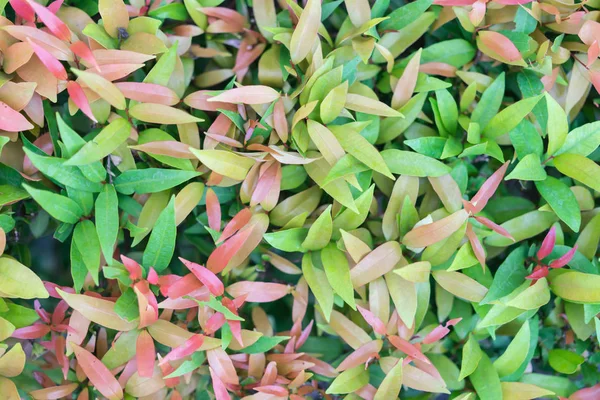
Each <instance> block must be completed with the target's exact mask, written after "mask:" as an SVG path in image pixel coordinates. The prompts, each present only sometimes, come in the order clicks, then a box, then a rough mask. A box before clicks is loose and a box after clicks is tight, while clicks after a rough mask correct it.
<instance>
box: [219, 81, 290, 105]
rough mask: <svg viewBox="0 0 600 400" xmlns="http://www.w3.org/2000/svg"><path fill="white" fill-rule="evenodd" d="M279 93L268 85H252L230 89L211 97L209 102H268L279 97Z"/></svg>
mask: <svg viewBox="0 0 600 400" xmlns="http://www.w3.org/2000/svg"><path fill="white" fill-rule="evenodd" d="M279 96H280V95H279V93H278V92H277V91H276V90H275V89H272V88H270V87H268V86H261V85H252V86H242V87H239V88H234V89H229V90H226V91H224V92H223V93H221V94H219V95H217V96H214V97H211V98H209V99H208V102H209V103H211V102H222V103H235V104H240V103H241V104H267V103H272V102H274V101H275V100H277V99H278V98H279Z"/></svg>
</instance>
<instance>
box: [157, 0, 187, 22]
mask: <svg viewBox="0 0 600 400" xmlns="http://www.w3.org/2000/svg"><path fill="white" fill-rule="evenodd" d="M148 16H150V17H152V18H158V19H172V20H174V21H185V20H186V19H188V17H189V16H188V13H187V11H186V9H185V6H184V5H183V4H181V3H171V4H166V5H164V6H160V7H158V8H155V9H153V10H151V11H150V12H148Z"/></svg>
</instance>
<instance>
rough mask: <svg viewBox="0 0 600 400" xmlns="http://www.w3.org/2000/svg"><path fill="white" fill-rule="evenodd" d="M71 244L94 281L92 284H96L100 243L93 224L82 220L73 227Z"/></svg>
mask: <svg viewBox="0 0 600 400" xmlns="http://www.w3.org/2000/svg"><path fill="white" fill-rule="evenodd" d="M73 242H74V245H76V246H77V249H78V250H79V252H80V254H81V257H82V261H83V263H84V264H85V267H86V268H87V270H88V271H89V273H90V275H91V276H92V278H93V279H94V282H95V283H96V284H98V271H99V270H100V241H99V239H98V235H97V233H96V227H95V226H94V223H93V222H92V221H90V220H83V221H81V222H79V223H78V224H77V225H75V230H74V231H73Z"/></svg>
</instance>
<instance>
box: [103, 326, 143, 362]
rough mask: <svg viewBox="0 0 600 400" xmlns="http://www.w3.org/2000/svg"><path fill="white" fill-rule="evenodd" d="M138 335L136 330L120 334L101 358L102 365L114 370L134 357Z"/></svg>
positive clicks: (138, 332)
mask: <svg viewBox="0 0 600 400" xmlns="http://www.w3.org/2000/svg"><path fill="white" fill-rule="evenodd" d="M139 335H140V331H138V330H131V331H128V332H122V333H121V335H119V337H118V338H117V339H116V341H115V343H113V345H112V346H111V347H110V349H108V351H107V352H106V354H104V357H102V364H104V365H105V366H106V368H109V369H114V368H117V367H118V366H121V365H124V364H126V363H127V362H128V361H129V360H131V359H132V358H133V357H135V344H136V342H137V338H138V336H139Z"/></svg>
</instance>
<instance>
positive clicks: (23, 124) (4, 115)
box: [0, 101, 33, 132]
mask: <svg viewBox="0 0 600 400" xmlns="http://www.w3.org/2000/svg"><path fill="white" fill-rule="evenodd" d="M29 129H33V125H31V123H29V121H27V119H25V117H24V116H23V115H21V114H20V113H18V112H17V111H15V110H13V109H12V108H10V107H9V106H8V105H6V104H5V103H3V102H1V101H0V130H3V131H7V132H21V131H26V130H29Z"/></svg>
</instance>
